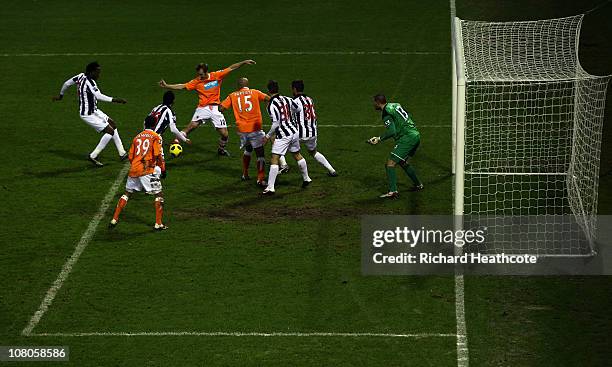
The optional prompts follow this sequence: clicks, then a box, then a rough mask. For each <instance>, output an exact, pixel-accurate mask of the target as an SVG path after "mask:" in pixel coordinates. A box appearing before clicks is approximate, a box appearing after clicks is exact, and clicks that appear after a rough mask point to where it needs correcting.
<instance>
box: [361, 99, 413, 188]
mask: <svg viewBox="0 0 612 367" xmlns="http://www.w3.org/2000/svg"><path fill="white" fill-rule="evenodd" d="M374 108H375V109H376V110H379V111H381V110H382V119H383V122H384V124H385V126H386V127H387V130H386V131H385V133H384V135H382V136H374V137H372V138H370V139H369V140H368V143H369V144H372V145H376V144H378V143H379V142H381V141H385V140H387V139H389V138H393V139H394V140H395V143H396V145H395V147H394V148H393V150H392V151H391V154H390V155H389V159H388V160H387V164H386V166H385V169H386V170H387V180H388V182H389V192H387V193H386V194H382V195H380V197H381V198H388V199H394V198H397V197H398V191H397V175H396V172H395V166H396V165H397V164H399V165H400V167H402V169H403V170H404V172H406V174H407V175H408V177H410V179H411V180H412V182H413V183H414V186H413V187H412V188H411V189H410V191H420V190H423V184H422V183H421V181H419V178H418V177H417V175H416V172H415V170H414V168H412V166H411V165H410V164H409V160H410V158H412V157H413V156H414V153H415V152H416V150H417V148H418V147H419V143H420V142H421V134H420V133H419V130H417V128H416V126H415V125H414V121H412V117H411V116H410V114H409V113H408V112H406V111H405V110H404V109H403V108H402V106H401V105H400V104H399V103H387V98H386V97H385V96H384V95H382V94H377V95H375V96H374Z"/></svg>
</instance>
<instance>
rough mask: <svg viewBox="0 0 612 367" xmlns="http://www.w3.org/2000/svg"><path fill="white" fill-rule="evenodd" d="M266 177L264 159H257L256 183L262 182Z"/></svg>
mask: <svg viewBox="0 0 612 367" xmlns="http://www.w3.org/2000/svg"><path fill="white" fill-rule="evenodd" d="M265 177H266V159H265V158H264V157H257V181H263V180H264V178H265Z"/></svg>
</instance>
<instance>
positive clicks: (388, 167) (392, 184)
mask: <svg viewBox="0 0 612 367" xmlns="http://www.w3.org/2000/svg"><path fill="white" fill-rule="evenodd" d="M399 159H401V158H399ZM397 160H398V158H396V157H394V155H393V153H391V156H390V157H389V159H388V160H387V163H386V164H385V171H386V172H387V184H388V187H389V191H388V192H387V193H385V194H382V195H380V196H379V197H381V198H389V199H394V198H396V197H398V191H397V174H396V172H395V166H396V164H397Z"/></svg>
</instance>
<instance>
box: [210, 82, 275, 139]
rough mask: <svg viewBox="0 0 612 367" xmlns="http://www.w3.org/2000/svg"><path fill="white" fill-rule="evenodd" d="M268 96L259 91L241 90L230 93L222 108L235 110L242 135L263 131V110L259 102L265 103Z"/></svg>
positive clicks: (246, 88) (237, 125) (245, 88)
mask: <svg viewBox="0 0 612 367" xmlns="http://www.w3.org/2000/svg"><path fill="white" fill-rule="evenodd" d="M267 97H268V96H267V95H266V94H265V93H263V92H261V91H258V90H257V89H249V88H248V87H244V88H241V89H239V90H237V91H235V92H232V93H230V95H229V96H227V97H226V98H225V100H223V102H222V103H221V106H223V108H225V109H229V108H230V106H231V107H232V108H233V110H234V117H235V118H236V127H237V128H238V131H240V132H241V133H252V132H254V131H259V130H261V110H260V109H259V101H264V100H265V99H266V98H267Z"/></svg>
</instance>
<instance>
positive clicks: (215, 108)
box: [159, 60, 255, 156]
mask: <svg viewBox="0 0 612 367" xmlns="http://www.w3.org/2000/svg"><path fill="white" fill-rule="evenodd" d="M253 64H255V61H253V60H244V61H240V62H237V63H235V64H232V65H230V66H228V67H227V68H225V69H221V70H219V71H212V72H208V64H205V63H200V64H198V65H196V72H197V76H196V77H195V78H194V79H192V80H190V81H189V82H187V83H184V84H167V83H166V82H165V81H164V80H163V79H162V80H160V81H159V86H160V87H162V88H168V89H174V90H180V89H187V90H196V91H197V92H198V97H199V103H198V107H197V108H196V110H195V113H194V114H193V117H192V118H191V122H190V123H189V125H187V127H186V128H184V129H183V130H182V131H183V132H184V133H185V136H187V135H188V134H189V133H190V132H191V131H192V130H194V129H196V128H198V126H200V125H201V124H204V123H206V121H212V123H213V125H214V127H215V129H217V132H218V133H219V146H218V149H217V152H218V153H219V155H225V156H227V155H229V153H228V151H227V150H226V149H225V146H226V145H227V139H228V134H227V123H226V122H225V118H224V117H223V114H222V113H221V112H219V104H221V99H220V94H221V83H222V82H223V79H224V78H225V77H226V76H227V74H229V73H230V72H232V71H234V70H236V69H238V68H240V67H241V66H242V65H253Z"/></svg>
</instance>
